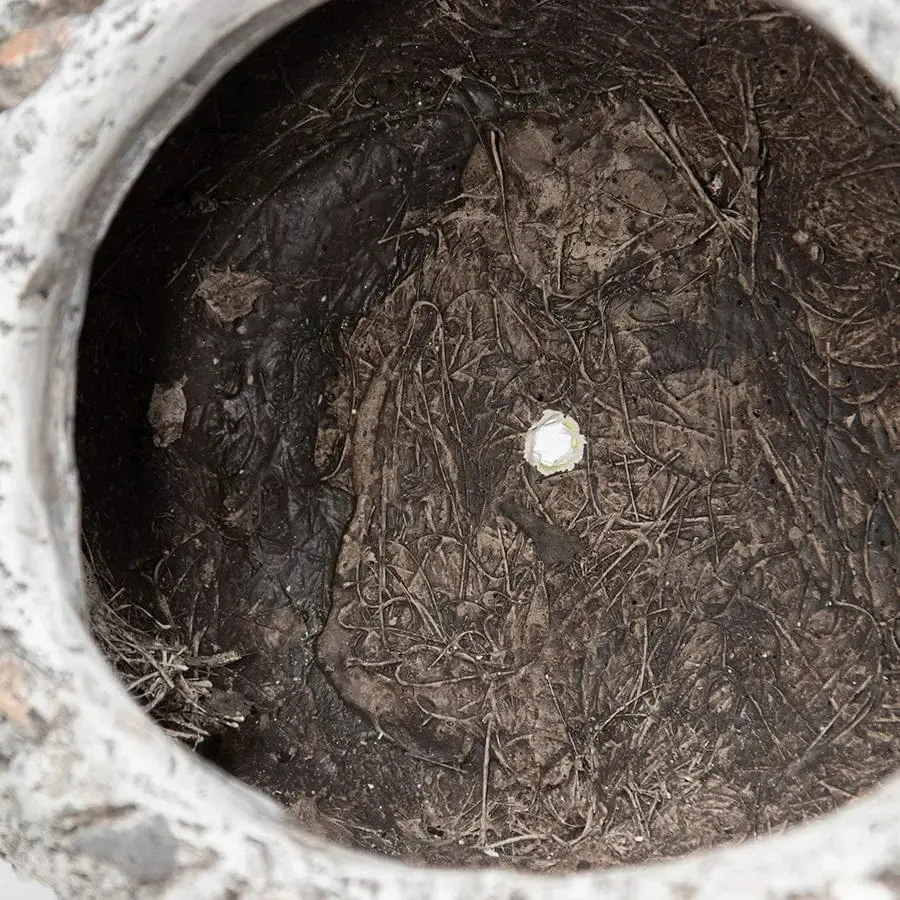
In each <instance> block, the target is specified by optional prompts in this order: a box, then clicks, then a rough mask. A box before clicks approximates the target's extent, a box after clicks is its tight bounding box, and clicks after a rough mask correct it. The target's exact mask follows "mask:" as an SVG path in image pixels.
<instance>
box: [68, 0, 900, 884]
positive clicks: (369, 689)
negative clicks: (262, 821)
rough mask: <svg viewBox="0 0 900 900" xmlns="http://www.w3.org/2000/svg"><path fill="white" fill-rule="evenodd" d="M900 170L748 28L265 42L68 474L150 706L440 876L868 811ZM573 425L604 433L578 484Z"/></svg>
mask: <svg viewBox="0 0 900 900" xmlns="http://www.w3.org/2000/svg"><path fill="white" fill-rule="evenodd" d="M363 35H365V36H364V37H363ZM898 135H900V117H898V115H897V112H896V109H895V108H894V106H893V105H892V104H891V101H890V100H889V99H888V98H886V97H885V96H883V95H882V93H881V92H880V91H879V90H878V89H877V88H875V87H874V86H873V85H872V83H871V82H870V81H869V80H868V79H867V78H866V76H865V75H864V74H863V73H861V72H860V71H858V69H856V68H855V66H854V65H852V64H851V63H850V62H849V61H848V60H847V59H846V58H845V56H844V55H843V54H842V53H841V52H840V51H838V50H837V49H836V48H835V47H834V46H833V45H831V44H830V43H828V42H826V41H824V40H822V39H821V38H820V37H819V36H817V35H816V34H815V33H814V32H813V31H812V30H811V29H810V28H809V27H808V26H806V25H804V24H803V23H802V22H801V21H799V20H798V19H796V18H794V17H793V16H791V15H788V14H784V13H781V12H772V11H770V10H768V8H766V7H763V6H761V5H759V4H755V3H747V2H737V0H733V2H732V0H709V2H704V3H700V2H697V3H682V2H675V0H672V2H671V3H670V4H660V3H659V2H649V0H648V2H643V3H641V2H638V3H628V4H618V3H615V2H613V3H608V4H602V5H601V4H595V3H591V2H587V0H583V2H574V3H573V2H568V3H556V2H543V3H534V2H527V3H526V2H522V0H492V2H490V3H482V2H479V0H475V2H468V0H437V2H434V3H431V2H426V3H401V2H395V0H392V2H387V3H383V2H382V3H378V4H377V5H376V4H371V3H364V2H341V0H335V2H333V3H332V4H331V5H329V7H327V8H326V9H325V10H323V11H321V12H319V13H317V14H315V15H314V16H312V17H310V18H308V19H306V20H304V21H303V22H301V23H300V24H298V25H297V26H296V27H295V28H293V29H291V30H289V31H287V32H285V33H283V34H281V35H279V36H278V37H277V38H275V39H274V40H272V41H270V42H269V43H268V44H267V45H266V46H265V47H263V48H261V49H260V50H259V51H258V52H257V53H256V54H254V56H253V57H251V58H250V59H249V60H247V62H245V63H244V64H242V65H241V66H240V67H239V68H238V69H236V70H235V71H234V72H233V73H232V74H231V75H229V76H228V77H227V78H226V79H224V80H223V82H222V83H221V84H220V85H219V87H217V88H216V90H215V91H214V92H213V93H212V94H211V95H210V97H209V98H208V99H207V101H206V102H205V103H204V104H203V105H202V106H201V107H200V108H199V109H198V110H197V112H196V113H195V114H194V115H193V116H191V117H190V119H189V120H187V121H186V122H185V123H184V124H183V125H182V126H180V127H179V129H178V130H177V131H176V132H175V134H173V136H172V137H171V138H170V140H169V141H168V142H167V143H166V145H165V146H164V147H163V148H162V149H161V150H160V151H159V153H158V154H157V156H156V157H155V159H154V161H153V163H152V164H151V166H150V167H149V169H148V171H147V172H146V173H145V175H144V177H143V178H142V180H141V182H140V183H139V184H138V185H137V186H136V188H135V190H134V191H133V192H132V195H131V196H130V198H129V200H128V201H127V202H126V204H125V206H124V208H123V210H122V211H121V213H120V215H119V217H118V218H117V220H116V222H115V223H114V224H113V226H112V227H111V230H110V234H109V237H108V238H107V240H106V243H105V244H104V246H103V247H102V248H101V250H100V252H99V254H98V257H97V261H96V265H95V272H94V280H93V285H92V288H91V297H90V303H89V306H88V313H87V318H86V322H85V328H84V333H83V338H82V346H81V357H80V359H81V370H80V387H79V405H78V451H79V459H80V465H81V471H82V478H83V484H84V532H85V544H86V548H87V550H88V551H89V555H90V558H91V559H92V561H93V568H94V569H95V571H96V573H97V574H98V575H99V576H100V579H101V582H102V583H103V587H104V588H105V590H106V593H107V596H108V597H109V598H110V599H109V600H108V601H106V603H101V604H99V606H98V607H96V608H95V616H94V617H95V623H96V627H97V631H98V636H100V637H101V638H102V639H103V642H104V646H105V648H106V650H107V652H108V653H109V654H110V656H111V658H112V661H113V662H114V664H116V665H117V666H118V668H119V670H120V671H121V672H122V674H123V678H125V679H126V681H127V683H128V684H129V685H130V686H132V689H133V690H134V691H135V693H136V694H137V695H138V696H139V697H140V699H141V701H142V702H144V703H145V705H147V706H152V707H153V710H152V711H153V712H154V713H155V714H156V715H157V717H158V719H159V721H160V722H161V724H163V725H164V727H167V729H168V730H170V731H171V732H172V733H174V734H177V735H178V736H180V737H182V738H184V739H186V740H188V741H189V742H190V743H191V744H193V745H196V746H198V749H199V751H200V752H202V753H203V754H204V755H206V756H207V757H208V758H210V759H211V760H213V761H214V762H215V763H217V764H218V765H220V766H222V767H223V768H225V769H226V770H227V771H229V772H231V773H232V774H234V775H236V776H237V777H239V778H241V779H243V780H244V781H246V782H247V783H249V784H251V785H253V786H255V787H258V788H259V789H261V790H263V791H265V792H267V793H269V794H271V795H273V796H275V797H277V798H279V799H280V800H282V801H283V802H284V803H285V804H286V805H287V806H290V807H291V808H292V809H293V810H294V812H295V813H296V815H297V816H298V818H300V819H301V820H302V821H303V822H304V823H305V824H306V825H307V826H308V827H310V828H313V829H316V830H318V831H320V832H322V833H324V834H326V835H328V836H330V837H332V838H335V839H337V840H343V841H346V842H348V843H352V844H354V845H357V846H363V847H367V848H371V849H375V850H378V851H380V852H384V853H389V854H392V855H398V856H404V857H409V858H416V859H424V860H427V861H432V862H443V863H462V864H472V865H483V864H487V863H492V862H497V861H500V862H504V863H507V864H511V865H527V866H530V867H533V868H555V869H562V868H572V867H577V866H606V865H613V864H617V863H621V862H635V861H640V860H645V859H652V858H659V857H663V856H669V855H673V854H678V853H682V852H686V851H689V850H691V849H695V848H699V847H706V846H710V845H712V844H716V843H721V842H724V841H739V840H742V839H744V838H746V837H749V836H751V835H755V834H761V833H766V832H769V831H772V830H778V829H780V828H783V827H784V826H785V825H788V824H791V823H793V822H797V821H800V820H802V819H806V818H809V817H810V816H814V815H818V814H821V813H824V812H826V811H828V810H830V809H832V808H833V807H835V806H836V805H839V804H840V803H843V802H844V801H845V800H847V799H848V798H850V797H852V796H854V795H856V794H858V793H859V792H860V791H863V790H865V789H866V788H868V787H870V786H871V785H872V784H874V783H875V782H876V781H877V780H878V779H880V778H882V777H884V776H885V775H886V774H887V773H889V772H890V771H892V770H893V769H894V768H895V766H896V760H897V755H898V753H900V741H898V737H900V718H898V717H897V709H898V708H900V641H898V638H900V634H898V621H900V619H898V614H900V576H898V564H900V465H898V462H900V387H898V384H900V378H898V373H900V352H898V347H900V299H898V298H900V253H898V235H900V187H898V181H897V177H896V170H897V165H898V163H897V150H898V146H900V141H898ZM545 408H556V409H562V410H564V411H566V412H567V413H569V414H571V415H573V416H575V418H576V419H577V420H578V421H579V422H580V424H581V427H582V430H583V432H584V433H585V435H586V437H587V453H586V455H585V459H584V462H583V463H582V464H581V465H580V466H578V467H576V469H575V470H574V471H573V472H570V473H563V474H560V475H555V476H551V477H549V478H541V477H540V476H538V475H537V474H536V473H535V472H534V471H533V470H531V469H530V467H528V466H527V465H526V464H525V462H524V460H523V457H522V446H523V438H524V432H525V430H526V429H527V427H528V426H529V424H530V423H531V422H532V421H534V420H535V419H537V418H538V417H539V416H540V414H541V412H542V411H543V410H544V409H545ZM332 576H334V578H333V580H332ZM111 633H112V634H113V637H110V634H111ZM122 635H125V636H126V637H122ZM160 660H162V661H163V663H164V664H163V663H161V662H160ZM173 665H174V666H175V670H174V672H175V674H174V675H173V669H172V666H173ZM141 666H144V667H145V668H146V670H147V677H146V678H145V676H144V675H143V674H142V672H143V671H144V669H141ZM179 679H180V680H179ZM148 685H150V686H152V689H151V688H149V687H148Z"/></svg>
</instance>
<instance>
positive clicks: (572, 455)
mask: <svg viewBox="0 0 900 900" xmlns="http://www.w3.org/2000/svg"><path fill="white" fill-rule="evenodd" d="M583 457H584V436H583V435H582V433H581V429H580V428H579V427H578V423H577V422H576V421H575V420H574V419H573V418H572V417H571V416H567V415H565V414H564V413H561V412H560V411H559V410H558V409H545V410H544V414H543V415H542V416H541V417H540V419H538V421H537V422H535V423H534V425H532V426H531V428H529V429H528V433H527V434H526V435H525V459H526V460H527V461H528V463H529V464H531V465H532V466H534V467H535V468H536V469H537V470H538V472H540V473H541V475H554V474H556V473H557V472H571V471H572V469H574V468H575V466H576V465H577V464H578V463H580V462H581V460H582V459H583Z"/></svg>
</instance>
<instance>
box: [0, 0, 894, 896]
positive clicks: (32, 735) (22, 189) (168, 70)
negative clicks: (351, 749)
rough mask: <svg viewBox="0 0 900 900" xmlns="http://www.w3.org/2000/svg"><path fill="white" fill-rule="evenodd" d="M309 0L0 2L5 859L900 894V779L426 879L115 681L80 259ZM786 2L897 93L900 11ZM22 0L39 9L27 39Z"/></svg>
mask: <svg viewBox="0 0 900 900" xmlns="http://www.w3.org/2000/svg"><path fill="white" fill-rule="evenodd" d="M315 3H316V0H291V2H280V3H277V2H273V0H108V2H106V3H104V4H102V5H100V6H99V7H96V0H93V2H92V0H33V2H31V3H30V4H29V2H25V3H22V2H17V3H4V2H3V0H0V41H2V40H3V39H4V38H6V39H7V40H6V43H0V72H5V76H4V78H0V108H2V107H3V106H6V107H9V108H8V109H7V110H6V112H4V113H2V114H0V794H2V801H0V802H2V806H0V810H2V814H0V852H2V853H3V855H6V856H8V857H9V858H10V859H11V860H12V861H13V862H14V864H15V865H16V866H17V868H19V870H20V871H21V872H22V873H23V874H25V875H28V876H31V877H35V878H38V879H40V880H42V881H44V882H46V883H47V884H49V885H50V886H52V887H54V888H55V889H56V890H57V892H58V893H59V895H60V896H61V897H65V898H94V897H103V898H117V897H142V898H143V897H147V898H150V897H152V898H185V900H187V898H191V900H203V898H245V897H259V898H273V900H277V898H287V897H291V898H317V900H325V898H375V897H382V898H414V897H415V898H422V897H427V898H435V900H450V898H460V900H462V898H465V900H475V898H478V900H488V898H498V900H499V898H506V900H513V898H516V900H530V898H543V900H550V898H587V897H594V898H601V897H602V898H606V900H626V898H641V900H676V898H677V900H689V898H710V900H712V898H715V900H719V898H723V897H727V898H730V900H739V898H764V897H765V898H771V900H775V898H784V900H787V898H792V900H800V898H806V900H812V898H831V900H850V898H858V900H882V898H883V900H888V898H893V897H900V779H898V778H896V777H895V778H892V779H890V780H888V781H887V782H885V783H884V784H883V785H882V786H881V787H880V788H879V789H878V790H877V791H875V792H874V793H873V794H871V795H870V796H868V797H867V798H864V799H861V800H858V801H856V802H854V803H851V804H850V805H848V806H846V807H845V808H843V809H842V810H840V811H839V812H837V813H834V814H833V815H831V816H829V817H827V818H825V819H822V820H819V821H816V822H814V823H811V824H809V825H805V826H802V827H799V828H797V829H794V830H792V831H790V832H788V833H786V834H785V835H783V836H781V837H775V838H768V839H765V840H759V841H756V842H751V843H748V844H745V845H743V846H740V847H736V848H733V849H724V850H718V851H715V852H711V853H705V854H702V855H697V856H692V857H687V858H685V859H682V860H679V861H676V862H672V863H667V864H663V865H657V866H652V867H643V868H631V869H621V870H614V871H611V872H605V873H598V874H583V875H573V876H556V877H542V876H531V875H514V874H510V873H507V872H498V871H484V872H471V871H449V870H448V871H438V870H427V869H421V868H413V867H410V866H406V865H403V864H400V863H397V862H391V861H388V860H385V859H376V858H374V857H370V856H366V855H363V854H359V853H354V852H351V851H348V850H346V849H342V848H339V847H337V846H333V845H330V844H328V843H326V842H323V841H321V840H318V839H315V838H313V837H311V836H309V835H307V834H305V833H304V832H303V831H301V830H300V829H298V828H297V827H296V826H294V825H292V824H291V823H290V822H289V821H288V819H287V818H286V817H285V815H284V814H283V813H282V812H281V811H280V810H279V809H278V808H277V807H276V805H275V804H274V803H273V802H271V801H269V800H267V799H265V798H263V797H262V796H260V795H257V794H255V793H254V792H252V791H250V790H248V789H247V788H245V787H243V786H242V785H240V784H238V783H237V782H235V781H233V780H231V779H229V778H227V777H226V776H224V775H222V774H220V773H218V772H216V771H214V770H213V769H212V768H211V767H209V766H207V765H205V764H204V763H203V762H202V761H200V760H199V759H198V758H197V757H195V756H192V755H191V754H190V753H188V752H187V751H185V750H184V749H182V748H181V747H179V746H176V745H175V744H174V743H172V742H170V741H169V740H168V739H166V738H165V737H164V736H163V734H162V733H161V732H160V731H158V730H157V729H156V728H155V727H154V726H153V725H152V724H151V723H150V721H149V720H148V719H147V718H146V717H145V716H144V715H143V714H142V713H141V712H140V711H139V710H138V709H137V708H136V707H135V706H134V705H133V704H132V703H131V701H130V700H129V698H128V697H127V695H126V694H125V692H124V691H123V689H122V688H121V687H120V686H119V684H118V682H117V681H116V679H115V677H114V676H113V674H112V672H111V671H110V670H109V668H108V667H107V666H106V664H105V663H104V661H103V659H102V658H101V656H100V654H99V652H98V650H97V649H96V647H95V646H94V644H93V642H92V640H91V638H90V635H89V634H88V631H87V629H86V627H85V624H84V615H83V609H84V599H83V597H84V592H83V589H82V586H81V578H80V571H79V505H78V485H77V480H76V473H75V468H74V461H73V440H72V429H73V396H74V381H75V350H76V341H77V332H78V327H79V323H80V320H81V313H82V308H83V305H84V298H85V285H86V279H87V273H88V269H89V265H90V256H91V252H92V250H93V248H94V247H95V246H96V244H97V242H98V240H99V238H100V235H101V234H102V233H103V230H104V229H105V227H106V226H107V225H108V223H109V222H110V220H111V218H112V216H113V213H114V211H115V208H116V206H117V204H118V203H119V202H120V201H121V199H122V197H123V196H124V194H125V192H126V191H127V189H128V188H129V186H130V185H131V184H132V182H133V181H134V179H135V177H136V176H137V174H138V172H139V171H140V169H141V167H142V166H143V165H144V164H145V163H146V161H147V160H148V158H149V157H150V155H151V153H152V152H153V150H154V149H155V148H156V147H157V146H158V145H159V143H160V141H161V140H162V139H163V138H164V137H165V135H166V134H167V133H168V131H169V130H170V129H171V128H172V127H173V125H174V124H175V123H176V122H177V121H178V120H179V119H180V118H181V117H182V116H183V115H184V114H185V112H186V111H187V110H188V109H190V108H191V107H192V106H193V105H194V104H195V103H197V101H198V100H199V99H200V97H201V96H202V95H203V93H204V91H205V90H206V89H208V88H209V87H210V85H211V84H213V82H214V81H215V80H216V79H217V78H218V77H219V76H220V75H221V74H222V73H223V72H224V71H225V70H226V69H227V68H228V67H229V66H231V65H233V64H234V63H235V62H236V61H237V60H238V59H239V58H240V57H242V56H243V55H245V54H246V53H247V52H249V51H250V50H251V49H252V48H253V47H255V46H256V45H257V44H259V43H260V42H261V41H262V40H263V39H264V38H265V37H267V36H268V35H269V34H271V33H272V32H274V31H275V30H277V29H278V28H279V27H280V26H282V25H284V24H285V23H286V22H288V21H289V20H291V19H293V18H296V17H298V16H300V15H301V14H303V13H304V12H305V11H306V10H308V9H309V8H311V7H312V6H314V5H315ZM794 5H795V6H796V8H797V9H799V10H802V11H803V12H804V13H806V14H807V15H809V16H810V17H812V18H813V19H815V20H818V21H819V22H821V23H823V24H824V25H825V26H826V27H827V28H828V29H829V30H831V31H832V33H834V34H835V35H836V36H838V37H839V39H840V40H841V41H843V43H844V44H845V45H846V46H847V47H848V48H850V49H851V50H852V51H853V52H854V53H855V54H856V55H857V57H858V58H859V59H860V60H862V61H863V62H864V63H865V64H866V65H867V66H868V68H869V69H870V70H871V71H872V72H873V73H874V74H876V75H877V76H878V77H879V78H880V79H881V80H882V81H883V82H884V83H885V84H887V85H888V86H890V87H891V88H892V90H893V91H894V92H895V93H896V94H897V95H898V97H900V0H795V3H794ZM29 6H30V7H33V8H34V10H36V11H37V12H38V13H39V14H40V16H41V17H42V18H41V21H38V20H35V22H34V23H32V24H33V27H31V28H30V29H29V30H27V31H23V30H22V29H23V28H26V27H28V26H27V24H26V25H25V26H23V25H22V24H21V22H19V21H18V20H17V18H16V17H17V16H20V15H21V14H22V11H23V9H25V10H26V11H27V9H28V8H29ZM92 7H96V8H93V9H92ZM73 8H74V9H76V10H77V11H80V12H76V14H72V15H64V11H65V10H68V9H73ZM60 10H63V12H60ZM4 79H5V80H4Z"/></svg>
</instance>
